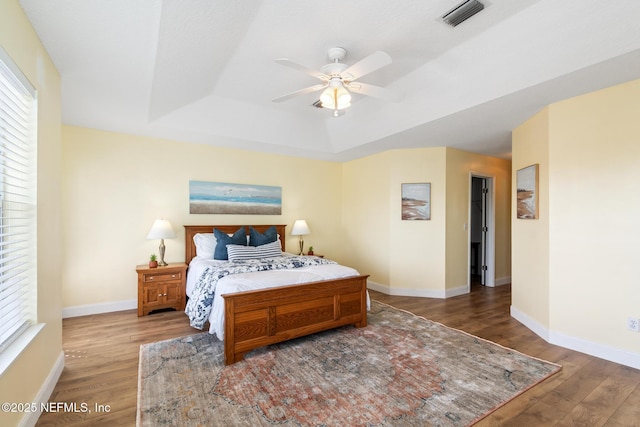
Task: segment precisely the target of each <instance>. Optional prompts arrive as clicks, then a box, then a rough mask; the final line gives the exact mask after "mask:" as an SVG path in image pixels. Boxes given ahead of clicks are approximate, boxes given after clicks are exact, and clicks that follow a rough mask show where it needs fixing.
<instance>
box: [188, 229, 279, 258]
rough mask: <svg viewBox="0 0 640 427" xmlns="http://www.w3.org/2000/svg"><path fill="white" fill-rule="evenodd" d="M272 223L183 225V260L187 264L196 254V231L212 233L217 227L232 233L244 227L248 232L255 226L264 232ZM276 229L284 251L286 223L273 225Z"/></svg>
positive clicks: (224, 231)
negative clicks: (194, 238) (194, 239)
mask: <svg viewBox="0 0 640 427" xmlns="http://www.w3.org/2000/svg"><path fill="white" fill-rule="evenodd" d="M271 226H272V225H271V224H269V225H251V226H249V225H185V226H184V247H185V256H184V260H185V262H186V263H187V264H189V263H190V262H191V260H192V259H193V257H195V256H196V245H195V243H193V236H195V235H196V234H198V233H213V229H214V228H217V229H218V230H220V231H222V232H223V233H227V234H233V233H235V232H236V231H237V230H238V228H240V227H244V230H245V233H246V234H247V235H248V234H249V227H253V228H255V229H256V230H257V231H259V232H261V233H264V232H265V231H266V230H267V228H269V227H271ZM273 226H274V227H276V230H278V235H279V236H280V243H281V244H282V251H283V252H284V241H285V233H284V230H285V227H286V225H282V224H280V225H273Z"/></svg>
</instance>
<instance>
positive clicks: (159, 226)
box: [147, 219, 176, 239]
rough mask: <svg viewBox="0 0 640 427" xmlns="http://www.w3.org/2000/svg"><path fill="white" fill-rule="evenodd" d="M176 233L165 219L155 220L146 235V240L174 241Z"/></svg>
mask: <svg viewBox="0 0 640 427" xmlns="http://www.w3.org/2000/svg"><path fill="white" fill-rule="evenodd" d="M175 237H176V233H175V232H174V231H173V228H172V227H171V223H170V222H169V221H167V220H166V219H156V220H155V221H154V222H153V225H152V226H151V229H150V230H149V234H147V239H174V238H175Z"/></svg>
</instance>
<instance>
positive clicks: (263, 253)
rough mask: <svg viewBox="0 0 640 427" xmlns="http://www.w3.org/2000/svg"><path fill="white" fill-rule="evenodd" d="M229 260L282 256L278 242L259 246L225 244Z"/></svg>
mask: <svg viewBox="0 0 640 427" xmlns="http://www.w3.org/2000/svg"><path fill="white" fill-rule="evenodd" d="M227 252H228V253H229V261H244V260H248V259H260V258H275V257H279V256H282V248H281V247H280V242H279V241H277V240H276V241H275V242H271V243H267V244H266V245H261V246H242V245H227Z"/></svg>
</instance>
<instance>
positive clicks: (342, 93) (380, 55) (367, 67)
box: [273, 47, 398, 117]
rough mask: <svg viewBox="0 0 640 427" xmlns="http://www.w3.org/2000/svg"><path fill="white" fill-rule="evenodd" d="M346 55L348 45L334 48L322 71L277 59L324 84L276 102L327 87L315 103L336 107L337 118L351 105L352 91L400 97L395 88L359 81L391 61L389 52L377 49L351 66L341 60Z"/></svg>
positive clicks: (278, 61) (387, 98)
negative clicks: (328, 61)
mask: <svg viewBox="0 0 640 427" xmlns="http://www.w3.org/2000/svg"><path fill="white" fill-rule="evenodd" d="M346 55H347V51H346V50H345V49H344V48H341V47H333V48H331V49H329V51H328V56H329V59H330V60H331V62H330V63H328V64H327V65H324V66H323V67H322V68H320V71H317V70H314V69H311V68H308V67H305V66H304V65H300V64H298V63H296V62H293V61H291V60H289V59H286V58H282V59H276V62H277V63H278V64H282V65H285V66H287V67H290V68H293V69H295V70H298V71H302V72H303V73H306V74H309V75H310V76H312V77H315V78H317V79H320V81H321V82H322V83H319V84H316V85H313V86H309V87H306V88H304V89H300V90H297V91H295V92H291V93H288V94H286V95H283V96H280V97H278V98H274V99H273V102H282V101H286V100H288V99H291V98H293V97H296V96H299V95H305V94H307V93H312V92H317V91H321V90H323V89H324V91H323V92H322V94H321V95H320V100H319V104H318V103H316V104H314V105H319V106H321V107H323V108H329V109H331V110H333V115H334V116H336V117H337V116H340V115H341V114H342V113H344V111H343V110H344V109H345V108H347V107H349V106H350V105H351V92H353V93H358V94H360V95H367V96H372V97H375V98H380V99H384V100H388V101H397V100H398V96H397V94H396V93H394V92H392V91H389V90H387V89H385V88H382V87H380V86H374V85H370V84H367V83H361V82H359V81H356V80H357V79H359V78H360V77H362V76H364V75H367V74H369V73H372V72H374V71H376V70H378V69H380V68H382V67H384V66H386V65H389V64H391V57H390V56H389V55H388V54H386V53H384V52H380V51H378V52H374V53H372V54H371V55H369V56H367V57H365V58H363V59H361V60H360V61H358V62H356V63H355V64H353V65H351V66H349V65H347V64H343V63H342V62H340V61H341V60H343V59H344V57H345V56H346Z"/></svg>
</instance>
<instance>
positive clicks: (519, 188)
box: [516, 164, 538, 219]
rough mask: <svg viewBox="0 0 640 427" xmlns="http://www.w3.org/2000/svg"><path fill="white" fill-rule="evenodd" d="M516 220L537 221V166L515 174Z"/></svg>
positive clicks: (520, 170) (528, 167) (519, 170)
mask: <svg viewBox="0 0 640 427" xmlns="http://www.w3.org/2000/svg"><path fill="white" fill-rule="evenodd" d="M516 194H517V209H516V210H517V213H516V217H517V218H518V219H538V164H535V165H531V166H527V167H526V168H522V169H518V171H517V172H516Z"/></svg>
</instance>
